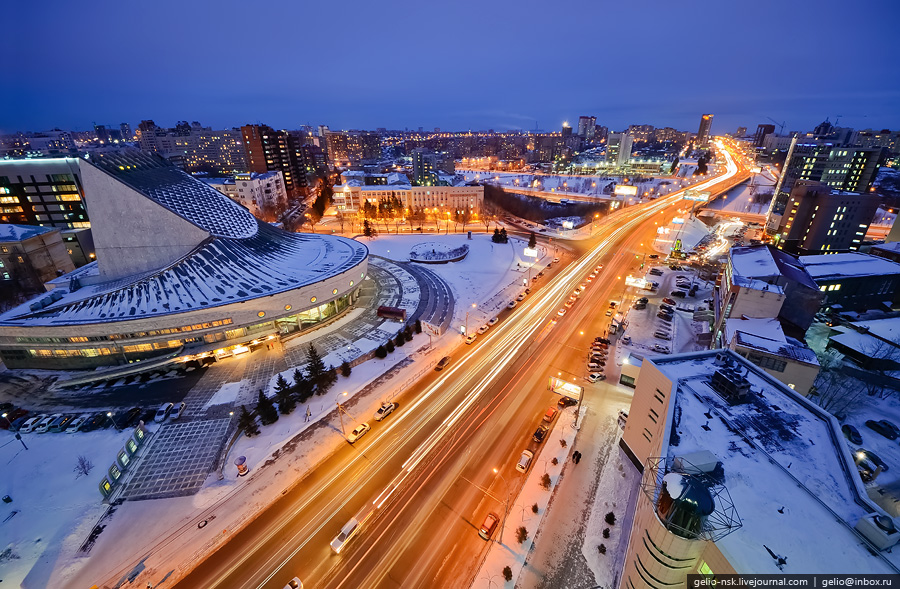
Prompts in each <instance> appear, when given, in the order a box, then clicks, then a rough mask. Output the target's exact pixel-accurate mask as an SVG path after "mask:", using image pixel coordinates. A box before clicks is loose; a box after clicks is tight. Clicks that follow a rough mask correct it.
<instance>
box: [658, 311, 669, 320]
mask: <svg viewBox="0 0 900 589" xmlns="http://www.w3.org/2000/svg"><path fill="white" fill-rule="evenodd" d="M656 316H657V317H659V318H660V319H664V320H665V321H671V320H672V314H671V313H666V312H665V311H660V312H659V313H657V314H656Z"/></svg>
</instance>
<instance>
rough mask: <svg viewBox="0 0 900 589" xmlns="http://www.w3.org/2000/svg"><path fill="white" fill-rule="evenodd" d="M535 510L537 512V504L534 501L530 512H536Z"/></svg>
mask: <svg viewBox="0 0 900 589" xmlns="http://www.w3.org/2000/svg"><path fill="white" fill-rule="evenodd" d="M537 512H538V506H537V503H535V504H534V505H532V506H531V513H537Z"/></svg>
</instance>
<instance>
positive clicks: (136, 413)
mask: <svg viewBox="0 0 900 589" xmlns="http://www.w3.org/2000/svg"><path fill="white" fill-rule="evenodd" d="M142 411H143V409H141V408H140V407H132V408H131V409H129V410H128V411H126V412H125V415H124V416H123V418H122V419H121V420H117V421H118V424H119V427H121V428H126V427H131V426H133V425H136V424H137V422H138V420H139V419H140V417H141V412H142Z"/></svg>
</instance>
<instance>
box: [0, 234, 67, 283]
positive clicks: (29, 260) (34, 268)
mask: <svg viewBox="0 0 900 589" xmlns="http://www.w3.org/2000/svg"><path fill="white" fill-rule="evenodd" d="M74 269H75V265H74V264H73V263H72V258H71V257H70V256H69V254H68V253H67V252H66V245H65V244H64V243H63V240H62V236H61V235H60V231H59V230H58V229H53V228H51V227H36V226H33V225H14V224H12V223H4V224H0V281H2V282H0V285H6V284H9V285H10V286H12V287H13V289H14V290H15V291H17V292H21V293H35V292H43V290H44V283H45V282H47V281H49V280H53V279H54V278H58V277H59V276H62V275H63V274H66V273H68V272H71V271H72V270H74Z"/></svg>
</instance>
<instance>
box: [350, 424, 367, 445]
mask: <svg viewBox="0 0 900 589" xmlns="http://www.w3.org/2000/svg"><path fill="white" fill-rule="evenodd" d="M370 429H372V426H370V425H369V424H368V423H363V424H360V425H358V426H356V429H354V430H353V431H352V432H350V435H348V436H347V441H348V442H350V443H351V444H352V443H353V442H355V441H356V440H358V439H360V438H361V437H363V436H364V435H366V432H368V431H369V430H370Z"/></svg>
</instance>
